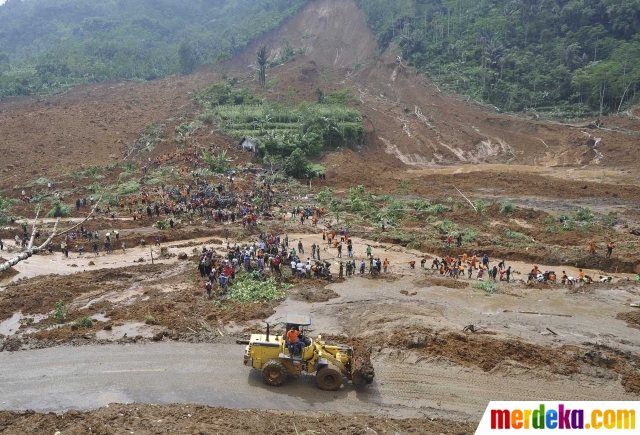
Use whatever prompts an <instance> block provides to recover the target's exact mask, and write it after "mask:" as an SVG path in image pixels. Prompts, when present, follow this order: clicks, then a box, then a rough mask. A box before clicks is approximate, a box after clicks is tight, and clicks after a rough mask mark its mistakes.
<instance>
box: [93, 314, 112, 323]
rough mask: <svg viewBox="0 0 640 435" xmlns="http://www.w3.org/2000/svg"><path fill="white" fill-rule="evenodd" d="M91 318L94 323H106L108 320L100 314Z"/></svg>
mask: <svg viewBox="0 0 640 435" xmlns="http://www.w3.org/2000/svg"><path fill="white" fill-rule="evenodd" d="M91 318H92V319H93V320H95V321H96V322H107V321H108V320H109V318H108V317H107V316H105V315H104V314H101V313H98V314H94V315H93V316H91Z"/></svg>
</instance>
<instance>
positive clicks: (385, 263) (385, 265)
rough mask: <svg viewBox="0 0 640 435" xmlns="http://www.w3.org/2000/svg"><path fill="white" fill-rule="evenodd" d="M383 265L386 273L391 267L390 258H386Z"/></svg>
mask: <svg viewBox="0 0 640 435" xmlns="http://www.w3.org/2000/svg"><path fill="white" fill-rule="evenodd" d="M382 267H383V268H384V273H387V270H388V268H389V260H387V259H386V258H385V259H384V263H382Z"/></svg>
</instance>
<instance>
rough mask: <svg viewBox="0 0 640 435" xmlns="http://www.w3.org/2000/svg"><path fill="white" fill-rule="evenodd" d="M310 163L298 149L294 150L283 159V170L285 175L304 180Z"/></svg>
mask: <svg viewBox="0 0 640 435" xmlns="http://www.w3.org/2000/svg"><path fill="white" fill-rule="evenodd" d="M310 167H311V163H309V159H307V156H306V155H305V153H304V151H302V150H301V149H300V148H297V149H296V150H294V151H293V152H292V153H291V155H290V156H289V157H287V158H286V159H284V165H283V169H284V171H285V172H286V173H287V175H289V176H291V177H295V178H305V177H306V176H307V175H309V169H310Z"/></svg>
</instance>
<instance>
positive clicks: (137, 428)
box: [0, 404, 476, 435]
mask: <svg viewBox="0 0 640 435" xmlns="http://www.w3.org/2000/svg"><path fill="white" fill-rule="evenodd" d="M87 428H91V431H90V432H91V433H92V434H96V435H111V434H130V433H135V434H140V435H156V434H165V433H189V434H198V435H204V434H214V433H216V434H217V433H220V434H226V435H245V434H247V433H255V434H261V435H282V434H295V433H300V434H306V433H314V432H316V433H328V434H338V433H339V434H344V435H359V434H365V433H377V434H380V435H393V434H397V433H420V434H426V435H431V434H433V435H438V434H455V435H471V434H473V433H474V432H475V429H476V425H475V424H473V423H465V422H456V421H451V420H445V419H437V418H434V419H389V418H382V417H374V416H368V415H357V416H346V415H341V414H324V413H323V414H321V413H311V412H281V411H259V410H246V411H242V410H231V409H225V408H211V407H207V406H195V405H163V406H158V405H142V404H135V405H118V404H111V405H109V407H107V408H100V409H97V410H95V411H86V412H83V411H75V410H70V411H67V412H65V413H62V414H55V413H48V414H43V413H35V412H33V411H26V412H7V411H3V412H0V432H1V433H2V434H6V435H23V434H51V435H53V434H55V433H57V432H58V431H59V432H60V433H62V434H64V435H81V434H82V435H84V434H86V433H87Z"/></svg>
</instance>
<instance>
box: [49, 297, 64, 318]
mask: <svg viewBox="0 0 640 435" xmlns="http://www.w3.org/2000/svg"><path fill="white" fill-rule="evenodd" d="M51 317H52V318H53V319H54V320H56V321H57V322H58V323H62V322H64V321H65V320H67V304H65V303H64V301H63V300H59V301H58V302H56V304H55V305H54V308H53V314H51Z"/></svg>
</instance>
